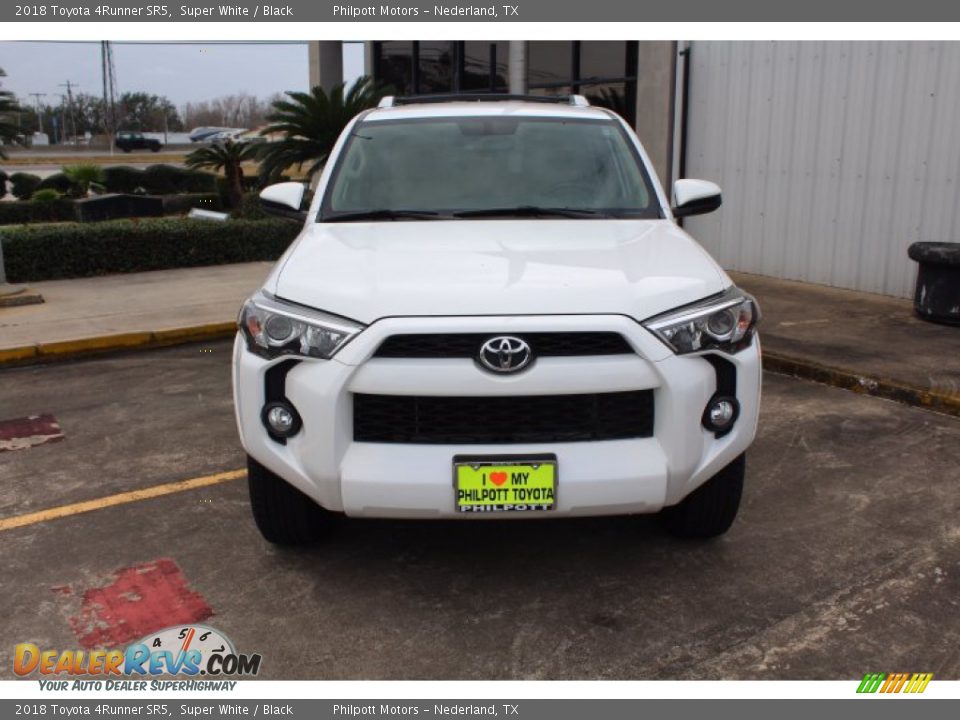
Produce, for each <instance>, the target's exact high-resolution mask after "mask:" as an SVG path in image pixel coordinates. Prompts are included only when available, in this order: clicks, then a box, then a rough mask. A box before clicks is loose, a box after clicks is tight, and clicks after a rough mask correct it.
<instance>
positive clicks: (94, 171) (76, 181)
mask: <svg viewBox="0 0 960 720" xmlns="http://www.w3.org/2000/svg"><path fill="white" fill-rule="evenodd" d="M63 174H64V175H66V176H67V177H68V178H69V179H70V181H71V182H72V183H73V192H72V193H71V194H73V195H75V196H77V197H86V196H87V194H89V192H90V190H91V189H93V190H102V189H103V168H102V167H100V166H99V165H96V164H94V163H81V164H79V165H64V166H63Z"/></svg>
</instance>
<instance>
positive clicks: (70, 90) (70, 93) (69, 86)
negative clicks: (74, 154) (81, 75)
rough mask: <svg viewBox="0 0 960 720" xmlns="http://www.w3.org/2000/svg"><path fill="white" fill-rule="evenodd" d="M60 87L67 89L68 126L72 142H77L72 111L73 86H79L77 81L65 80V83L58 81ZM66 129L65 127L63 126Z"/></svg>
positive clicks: (75, 121)
mask: <svg viewBox="0 0 960 720" xmlns="http://www.w3.org/2000/svg"><path fill="white" fill-rule="evenodd" d="M60 87H65V88H66V89H67V103H68V104H67V108H68V110H69V112H70V127H71V129H72V130H73V144H74V145H76V144H77V117H76V115H74V113H73V88H75V87H80V86H79V85H78V84H77V83H72V82H70V81H69V80H67V81H66V82H65V83H60ZM64 130H66V128H64Z"/></svg>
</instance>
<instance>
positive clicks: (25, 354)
mask: <svg viewBox="0 0 960 720" xmlns="http://www.w3.org/2000/svg"><path fill="white" fill-rule="evenodd" d="M236 332H237V324H236V323H235V322H220V323H207V324H205V325H194V326H191V327H180V328H170V329H168V330H153V331H143V332H132V333H121V334H118V335H100V336H97V337H89V338H83V339H80V340H64V341H61V342H52V343H37V344H35V345H26V346H24V347H16V348H9V349H6V350H0V368H2V367H10V366H16V365H35V364H38V363H45V362H55V361H58V360H72V359H74V358H78V357H85V356H88V355H98V354H103V353H111V352H118V351H124V350H147V349H150V348H156V347H163V346H166V345H182V344H184V343H191V342H202V341H204V340H220V339H223V338H228V337H233V335H234V333H236Z"/></svg>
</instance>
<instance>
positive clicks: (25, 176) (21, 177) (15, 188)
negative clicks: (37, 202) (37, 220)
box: [10, 172, 41, 200]
mask: <svg viewBox="0 0 960 720" xmlns="http://www.w3.org/2000/svg"><path fill="white" fill-rule="evenodd" d="M40 182H41V180H40V176H39V175H33V174H32V173H25V172H15V173H13V175H11V176H10V185H11V186H12V187H11V192H13V194H14V196H15V197H16V198H17V199H18V200H29V199H30V196H31V195H33V191H34V190H36V189H37V186H38V185H39V184H40Z"/></svg>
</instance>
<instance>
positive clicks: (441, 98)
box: [377, 93, 590, 108]
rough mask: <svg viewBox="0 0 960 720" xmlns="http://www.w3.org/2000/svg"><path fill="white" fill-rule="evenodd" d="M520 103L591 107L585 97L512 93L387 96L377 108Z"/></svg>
mask: <svg viewBox="0 0 960 720" xmlns="http://www.w3.org/2000/svg"><path fill="white" fill-rule="evenodd" d="M508 100H513V101H520V102H536V103H550V104H553V105H558V104H559V105H573V106H574V107H589V106H590V101H589V100H587V99H586V98H585V97H584V96H583V95H551V96H546V95H512V94H510V93H453V94H445V95H405V96H400V97H395V96H393V95H387V96H386V97H384V98H383V99H382V100H381V101H380V104H379V105H377V107H381V108H390V107H396V106H398V105H419V104H422V103H445V102H503V101H508Z"/></svg>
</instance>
